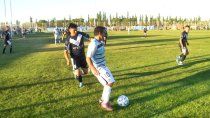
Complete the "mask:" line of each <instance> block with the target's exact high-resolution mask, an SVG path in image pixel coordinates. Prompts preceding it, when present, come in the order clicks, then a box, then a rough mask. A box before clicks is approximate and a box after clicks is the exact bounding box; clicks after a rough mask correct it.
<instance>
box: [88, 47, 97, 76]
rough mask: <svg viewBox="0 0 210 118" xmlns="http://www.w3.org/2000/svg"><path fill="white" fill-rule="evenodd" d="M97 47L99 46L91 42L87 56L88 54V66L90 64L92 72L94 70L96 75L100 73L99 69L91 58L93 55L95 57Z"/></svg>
mask: <svg viewBox="0 0 210 118" xmlns="http://www.w3.org/2000/svg"><path fill="white" fill-rule="evenodd" d="M96 48H97V47H96V46H94V45H92V44H89V46H88V51H87V56H86V61H87V64H88V66H89V68H90V70H91V72H92V73H93V74H94V75H95V76H97V75H99V72H98V70H97V69H96V68H95V67H94V65H93V62H92V60H91V57H93V55H94V54H95V52H96Z"/></svg>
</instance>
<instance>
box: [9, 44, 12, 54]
mask: <svg viewBox="0 0 210 118" xmlns="http://www.w3.org/2000/svg"><path fill="white" fill-rule="evenodd" d="M9 52H10V54H11V53H12V45H10V50H9Z"/></svg>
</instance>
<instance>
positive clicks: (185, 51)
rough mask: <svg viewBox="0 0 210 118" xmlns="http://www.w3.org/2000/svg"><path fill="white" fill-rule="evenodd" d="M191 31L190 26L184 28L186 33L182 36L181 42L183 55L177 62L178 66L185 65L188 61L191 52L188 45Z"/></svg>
mask: <svg viewBox="0 0 210 118" xmlns="http://www.w3.org/2000/svg"><path fill="white" fill-rule="evenodd" d="M189 31H190V26H189V25H186V26H185V27H184V31H183V32H182V34H181V38H180V40H179V47H180V50H181V55H180V56H178V57H177V58H176V62H177V64H178V65H183V62H184V60H185V59H186V56H187V55H188V54H189V50H188V49H187V45H189V43H188V41H187V40H188V33H189Z"/></svg>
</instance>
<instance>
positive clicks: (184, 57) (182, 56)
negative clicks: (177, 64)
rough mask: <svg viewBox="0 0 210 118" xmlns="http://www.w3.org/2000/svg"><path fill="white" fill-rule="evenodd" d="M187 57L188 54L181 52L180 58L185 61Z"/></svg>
mask: <svg viewBox="0 0 210 118" xmlns="http://www.w3.org/2000/svg"><path fill="white" fill-rule="evenodd" d="M185 59H186V55H183V54H181V55H180V60H181V61H182V62H183V61H184V60H185Z"/></svg>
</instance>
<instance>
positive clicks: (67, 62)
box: [64, 41, 70, 66]
mask: <svg viewBox="0 0 210 118" xmlns="http://www.w3.org/2000/svg"><path fill="white" fill-rule="evenodd" d="M68 48H69V42H68V41H66V42H65V48H64V57H65V59H66V64H67V65H68V66H69V65H70V55H69V49H68Z"/></svg>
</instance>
